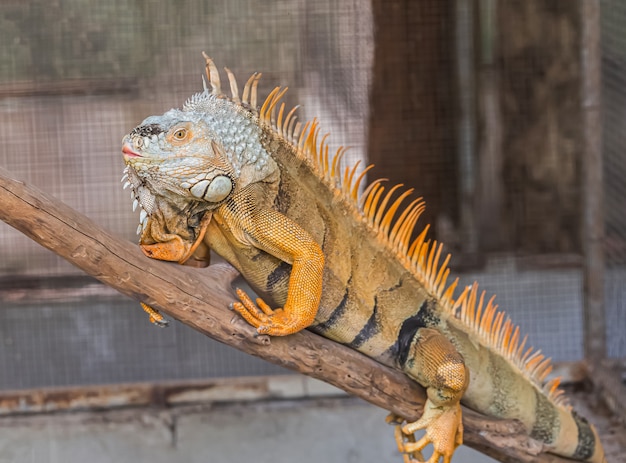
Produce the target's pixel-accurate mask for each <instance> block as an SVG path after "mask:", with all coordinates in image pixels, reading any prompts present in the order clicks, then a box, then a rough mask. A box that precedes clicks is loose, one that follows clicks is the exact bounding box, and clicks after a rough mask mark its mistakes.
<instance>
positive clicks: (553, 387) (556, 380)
mask: <svg viewBox="0 0 626 463" xmlns="http://www.w3.org/2000/svg"><path fill="white" fill-rule="evenodd" d="M549 384H552V385H551V386H550V390H549V394H550V396H554V393H555V392H556V390H557V389H558V388H559V385H560V384H561V377H560V376H558V377H556V378H554V379H553V380H552V381H550V383H549Z"/></svg>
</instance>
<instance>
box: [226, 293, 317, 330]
mask: <svg viewBox="0 0 626 463" xmlns="http://www.w3.org/2000/svg"><path fill="white" fill-rule="evenodd" d="M235 292H236V293H237V297H239V300H240V301H241V302H233V305H232V308H233V310H234V311H235V312H237V313H238V314H239V315H241V316H242V317H243V318H244V319H245V320H246V321H247V322H248V323H250V324H251V325H252V326H254V327H255V328H256V331H257V333H258V334H269V335H270V336H286V335H288V334H293V333H296V332H298V331H300V330H301V329H303V328H305V327H304V326H300V325H299V324H298V323H297V321H296V320H294V319H292V318H291V317H289V316H288V315H287V314H286V313H285V311H284V310H283V309H282V308H278V309H273V310H272V308H271V307H270V306H268V305H267V304H266V303H265V302H263V300H262V299H261V298H257V300H256V304H255V303H254V302H253V301H252V299H250V297H249V296H248V295H247V294H246V293H245V291H243V290H241V289H239V288H236V289H235Z"/></svg>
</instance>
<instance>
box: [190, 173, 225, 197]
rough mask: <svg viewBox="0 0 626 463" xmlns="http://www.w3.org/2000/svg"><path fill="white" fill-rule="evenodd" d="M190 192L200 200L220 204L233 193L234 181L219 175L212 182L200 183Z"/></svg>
mask: <svg viewBox="0 0 626 463" xmlns="http://www.w3.org/2000/svg"><path fill="white" fill-rule="evenodd" d="M189 191H190V192H191V194H192V195H194V196H195V197H196V198H198V199H204V200H205V201H209V202H211V203H218V202H220V201H223V200H224V199H226V198H227V197H228V195H229V194H230V192H231V191H233V181H232V179H231V178H230V177H228V176H227V175H217V176H216V177H214V178H213V179H212V180H201V181H199V182H198V183H196V184H195V185H194V186H192V187H191V188H190V189H189Z"/></svg>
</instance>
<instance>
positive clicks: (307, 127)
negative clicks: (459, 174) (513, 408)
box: [203, 53, 567, 407]
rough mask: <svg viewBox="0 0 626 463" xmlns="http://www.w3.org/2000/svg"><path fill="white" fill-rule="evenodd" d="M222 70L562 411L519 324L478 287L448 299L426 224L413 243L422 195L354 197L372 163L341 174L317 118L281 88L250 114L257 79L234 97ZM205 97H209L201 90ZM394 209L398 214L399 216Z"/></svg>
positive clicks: (383, 191)
mask: <svg viewBox="0 0 626 463" xmlns="http://www.w3.org/2000/svg"><path fill="white" fill-rule="evenodd" d="M203 55H204V57H205V59H206V73H207V77H208V80H209V82H210V83H211V87H212V95H213V96H215V97H217V98H228V97H227V96H225V95H224V94H223V93H222V91H221V83H220V79H219V73H218V70H217V67H216V66H215V64H214V63H213V61H212V60H211V59H210V58H209V57H208V56H207V55H206V54H204V53H203ZM226 72H227V74H228V80H229V83H230V90H231V94H232V97H231V98H230V99H231V101H233V102H234V103H236V104H238V105H240V106H243V107H245V108H247V109H249V110H250V111H252V112H253V113H254V114H255V115H257V116H258V118H259V120H260V121H261V122H263V123H265V124H267V125H268V126H269V127H271V128H272V129H273V130H274V131H275V132H276V133H277V135H280V136H281V137H283V138H284V139H286V140H287V141H289V142H290V143H291V144H292V146H293V148H294V151H295V153H296V155H297V156H299V157H300V158H301V159H303V160H304V161H305V162H308V164H309V166H310V167H311V168H312V169H313V170H314V171H315V172H316V173H317V174H318V176H319V177H320V179H322V181H323V182H324V183H326V184H327V185H328V186H329V188H331V189H332V190H333V191H334V192H335V194H336V195H338V196H342V197H343V198H344V199H345V200H346V203H347V204H348V205H349V206H350V207H351V208H352V209H353V211H354V213H355V216H356V218H357V220H361V221H363V222H365V223H366V224H367V226H368V227H369V228H370V229H371V230H372V231H373V232H374V233H375V234H376V237H377V239H378V240H379V241H380V242H381V243H383V244H384V245H386V246H387V247H388V249H389V250H390V251H391V252H393V253H394V254H395V255H396V257H397V258H398V259H399V260H400V262H402V264H403V265H404V267H405V268H406V269H407V270H409V271H410V272H411V273H412V274H413V276H414V277H415V278H416V279H417V280H418V281H419V282H420V283H421V284H422V285H423V286H424V288H426V290H427V291H429V292H430V293H431V294H432V295H433V296H435V297H436V298H437V300H438V301H439V304H440V306H441V307H442V308H444V309H445V310H448V311H449V312H450V313H451V314H452V315H453V316H455V317H456V318H458V319H460V320H462V321H463V322H464V324H465V325H466V326H467V328H468V329H470V330H471V332H473V333H474V335H476V336H477V337H478V338H479V339H480V340H481V342H482V344H483V345H485V346H487V347H489V348H491V349H493V350H495V351H497V352H499V353H500V354H501V355H502V356H503V357H504V358H506V359H507V360H508V361H509V362H510V363H512V364H513V365H515V366H516V367H517V368H518V369H519V370H520V371H521V372H522V373H523V374H524V375H525V376H526V377H528V378H529V379H530V380H531V381H532V382H533V383H535V384H536V385H537V386H538V387H539V388H541V389H543V391H544V392H545V393H546V395H547V396H548V397H549V398H550V399H551V400H552V401H553V402H554V403H555V404H557V405H560V406H564V407H567V401H566V398H565V397H564V395H563V391H562V390H561V389H559V387H558V386H559V383H560V378H555V379H551V380H549V381H547V382H546V379H547V377H548V375H549V374H550V372H551V371H552V365H551V364H550V361H551V360H550V359H549V358H545V356H544V355H543V354H541V351H539V350H534V349H533V348H532V347H528V348H526V341H527V337H524V338H523V339H522V340H520V329H519V327H518V326H515V325H514V324H513V322H511V320H510V319H509V318H508V317H506V315H505V313H504V312H502V311H498V310H497V308H498V306H497V305H496V304H495V303H494V298H495V296H493V297H491V298H490V299H489V300H488V301H487V303H486V305H485V291H482V292H481V293H480V295H479V292H478V284H477V283H474V284H473V285H472V286H468V287H466V288H465V289H464V290H463V291H462V293H461V294H460V296H459V297H458V298H456V300H455V299H454V291H455V289H456V287H457V284H458V278H457V279H455V280H454V281H453V282H452V283H450V284H448V277H449V275H450V269H449V268H448V264H449V262H450V254H447V255H446V256H445V258H442V252H443V244H442V243H438V242H437V241H436V240H433V241H432V242H431V241H430V240H427V239H426V235H427V233H428V229H429V226H428V225H427V226H426V227H425V228H424V229H423V230H422V231H421V233H419V235H418V236H417V237H416V238H413V236H414V232H415V226H416V223H417V220H418V219H419V217H420V215H421V214H422V212H423V211H424V209H425V202H424V201H423V199H422V198H417V199H414V200H412V201H411V202H410V203H409V204H408V205H404V204H405V202H406V199H407V198H408V197H409V196H410V195H411V194H412V193H413V189H407V190H405V191H403V192H400V189H401V188H402V187H403V185H402V184H398V185H395V186H392V187H391V188H386V187H385V185H384V182H385V181H386V179H378V180H375V181H373V182H372V183H370V184H369V185H368V186H367V187H366V188H365V189H364V190H363V192H362V193H359V192H360V190H361V184H362V182H363V180H364V178H365V175H366V174H367V172H368V171H369V170H370V169H371V168H372V167H373V165H369V166H367V167H366V168H364V169H363V170H361V171H360V172H359V173H358V174H357V172H358V168H359V165H360V161H359V162H357V163H356V164H355V165H354V166H353V167H345V168H344V169H343V172H342V169H341V161H342V159H343V156H344V154H345V152H346V148H345V147H343V146H340V147H339V148H338V149H337V150H336V151H335V153H334V154H330V149H329V145H328V136H329V134H325V135H323V136H321V137H320V130H321V129H320V125H319V122H318V121H317V119H313V120H312V121H308V122H305V123H304V124H302V123H301V122H300V121H297V115H296V110H297V109H298V106H296V107H294V108H292V109H291V110H290V111H289V112H287V113H286V114H285V103H281V102H280V100H281V99H282V97H283V96H284V95H285V93H286V92H287V88H280V87H276V88H275V89H274V90H272V92H271V93H270V94H269V95H268V96H267V98H266V99H265V101H264V102H263V104H262V106H261V108H260V109H259V110H258V111H257V110H256V103H257V85H258V81H259V78H260V76H261V74H259V73H255V74H253V75H252V76H251V77H250V78H249V79H248V81H247V82H246V85H245V86H244V90H243V94H242V97H241V98H239V92H238V87H237V82H236V80H235V77H234V75H233V74H232V72H230V70H228V69H226ZM205 93H206V94H208V90H207V89H206V86H205ZM279 103H280V105H279ZM277 109H278V114H277V115H276V110H277ZM401 207H403V209H402V212H401V213H400V214H398V211H399V210H400V209H401Z"/></svg>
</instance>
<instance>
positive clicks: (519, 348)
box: [515, 335, 532, 360]
mask: <svg viewBox="0 0 626 463" xmlns="http://www.w3.org/2000/svg"><path fill="white" fill-rule="evenodd" d="M527 341H528V335H526V336H524V339H523V340H522V343H521V344H520V345H519V347H518V349H517V352H515V357H516V358H518V359H520V360H521V359H522V352H524V347H525V346H526V342H527ZM531 350H532V348H531Z"/></svg>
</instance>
